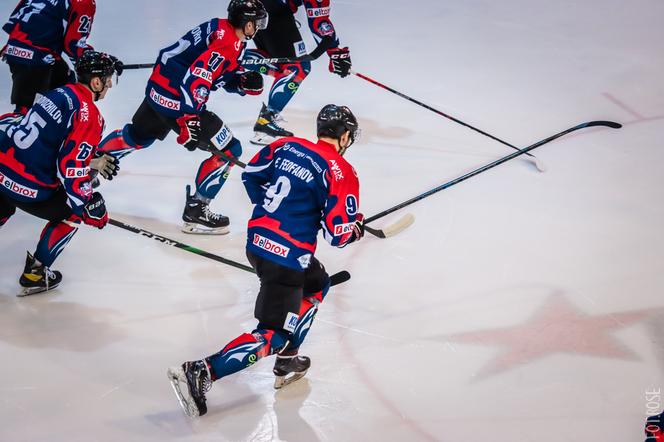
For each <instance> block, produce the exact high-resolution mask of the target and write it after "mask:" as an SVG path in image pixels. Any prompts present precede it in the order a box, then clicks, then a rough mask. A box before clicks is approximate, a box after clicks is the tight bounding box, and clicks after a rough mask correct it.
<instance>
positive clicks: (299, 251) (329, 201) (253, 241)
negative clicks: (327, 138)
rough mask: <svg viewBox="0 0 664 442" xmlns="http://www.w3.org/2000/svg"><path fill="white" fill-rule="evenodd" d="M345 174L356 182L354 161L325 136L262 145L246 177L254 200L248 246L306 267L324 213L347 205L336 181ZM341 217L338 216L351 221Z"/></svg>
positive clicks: (261, 253) (313, 248)
mask: <svg viewBox="0 0 664 442" xmlns="http://www.w3.org/2000/svg"><path fill="white" fill-rule="evenodd" d="M344 175H345V176H348V177H349V178H350V177H351V176H352V178H351V179H350V181H352V182H353V183H355V182H356V177H355V175H354V173H353V172H352V167H351V166H350V164H348V163H347V162H346V161H345V160H344V159H343V157H342V156H341V155H339V154H338V153H337V151H336V150H335V149H334V147H333V146H332V145H331V144H328V143H325V142H323V141H319V142H318V143H312V142H310V141H308V140H305V139H302V138H296V137H290V138H281V139H280V140H278V141H276V142H275V143H272V144H271V145H270V146H268V147H266V148H264V149H263V150H261V151H260V152H259V153H258V154H257V156H256V157H254V159H253V160H252V161H251V163H250V164H249V166H248V167H247V170H246V172H245V173H244V174H243V176H242V178H243V180H244V182H245V187H246V188H247V192H248V193H249V196H250V198H251V200H252V201H253V202H254V204H255V207H254V211H253V214H252V217H251V220H250V221H249V225H248V238H247V242H248V247H249V249H250V250H252V251H253V252H255V253H256V254H258V255H262V256H264V257H266V258H268V259H277V260H279V261H281V262H282V264H283V265H286V266H289V267H294V268H298V267H300V266H302V267H303V268H305V267H306V265H308V258H309V257H310V254H313V253H314V252H315V250H316V239H317V236H318V231H319V230H320V229H321V222H322V221H323V222H324V221H325V220H323V218H324V214H325V213H326V212H329V211H330V210H331V208H332V207H336V206H340V207H345V204H346V198H345V195H338V196H337V195H335V190H334V187H335V184H334V183H333V181H335V182H339V181H343V179H344ZM340 198H341V199H342V200H341V201H339V199H340ZM342 218H343V216H340V217H339V219H338V220H336V221H337V222H338V223H340V224H342V223H345V222H347V220H345V219H342ZM344 233H345V232H344ZM275 255H276V258H275Z"/></svg>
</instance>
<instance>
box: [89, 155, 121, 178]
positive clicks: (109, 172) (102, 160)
mask: <svg viewBox="0 0 664 442" xmlns="http://www.w3.org/2000/svg"><path fill="white" fill-rule="evenodd" d="M90 169H92V170H93V171H97V172H99V174H100V175H101V176H103V177H104V179H107V180H109V181H111V180H112V179H113V177H114V176H116V175H117V174H118V172H119V171H120V160H118V159H117V158H115V157H114V156H111V155H109V154H106V153H104V152H100V151H96V152H95V155H94V158H93V159H92V160H91V161H90Z"/></svg>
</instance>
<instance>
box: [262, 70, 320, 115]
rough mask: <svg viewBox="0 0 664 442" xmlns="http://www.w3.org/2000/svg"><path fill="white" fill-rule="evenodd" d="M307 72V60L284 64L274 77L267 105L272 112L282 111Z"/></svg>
mask: <svg viewBox="0 0 664 442" xmlns="http://www.w3.org/2000/svg"><path fill="white" fill-rule="evenodd" d="M309 72H311V63H309V62H308V61H303V62H300V63H292V64H287V65H284V66H283V70H282V71H281V72H279V73H278V74H277V75H275V77H274V83H273V84H272V88H270V95H269V98H268V101H267V107H268V108H269V109H270V110H271V111H274V112H281V111H283V110H284V108H285V107H286V105H287V104H288V102H289V101H290V100H291V99H292V98H293V97H294V96H295V93H296V92H297V90H298V88H299V87H300V84H301V83H302V82H303V81H304V79H305V78H306V77H307V75H309Z"/></svg>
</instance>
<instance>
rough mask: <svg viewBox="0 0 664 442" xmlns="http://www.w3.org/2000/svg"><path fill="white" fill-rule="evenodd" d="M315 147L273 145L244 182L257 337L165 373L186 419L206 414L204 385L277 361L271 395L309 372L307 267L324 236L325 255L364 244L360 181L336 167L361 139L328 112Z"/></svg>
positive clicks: (313, 291) (321, 274)
mask: <svg viewBox="0 0 664 442" xmlns="http://www.w3.org/2000/svg"><path fill="white" fill-rule="evenodd" d="M317 131H318V142H317V143H312V142H310V141H307V140H305V139H302V138H295V137H289V138H281V139H280V140H277V141H275V142H274V143H272V144H270V145H269V146H266V147H264V148H263V149H262V150H261V151H260V152H258V154H256V156H255V157H254V158H253V159H252V160H251V162H250V163H249V165H248V166H247V169H246V171H245V172H244V173H243V174H242V180H243V182H244V185H245V187H246V190H247V193H248V194H249V198H250V199H251V201H252V203H253V204H254V211H253V215H252V217H251V220H250V221H249V225H248V238H247V258H248V259H249V262H250V263H251V265H252V266H253V268H254V269H255V270H256V274H257V275H258V277H259V279H260V290H259V293H258V297H257V300H256V307H255V310H254V316H255V317H256V319H257V320H258V325H257V327H256V328H255V329H254V330H253V331H252V332H251V333H244V334H242V335H240V336H238V337H237V338H235V339H233V340H232V341H231V342H230V343H228V344H227V345H226V346H225V347H224V348H223V350H221V351H220V352H218V353H216V354H214V355H212V356H209V357H207V358H205V359H203V360H198V361H190V362H185V363H183V364H182V365H181V366H179V367H174V368H171V369H169V370H168V377H169V379H170V380H171V383H172V385H173V387H174V390H175V392H176V394H177V396H178V399H179V401H180V404H181V405H182V408H183V409H184V411H185V413H186V414H187V415H189V416H192V417H194V416H200V415H203V414H205V413H206V412H207V406H206V399H205V393H206V392H207V391H208V390H209V389H210V388H211V386H212V382H213V381H216V380H219V379H221V378H223V377H226V376H229V375H231V374H233V373H236V372H238V371H240V370H242V369H244V368H247V367H249V366H251V365H253V364H254V363H255V362H257V361H258V360H259V359H261V358H263V357H265V356H269V355H273V354H277V358H276V361H275V365H274V370H273V371H274V374H275V375H276V380H275V385H274V386H275V388H281V387H283V386H284V385H287V384H289V383H290V382H293V381H295V380H297V379H300V378H301V377H302V376H304V375H305V373H306V371H307V370H308V369H309V366H310V364H311V362H310V360H309V358H308V357H306V356H299V355H298V350H299V348H300V345H301V344H302V342H303V341H304V339H305V337H306V336H307V333H308V332H309V329H310V327H311V325H312V322H313V319H314V317H315V315H316V312H317V311H318V306H319V304H320V303H321V302H323V300H324V299H325V296H326V294H327V292H328V289H329V287H330V278H329V276H328V274H327V273H326V272H325V268H324V267H323V265H322V264H321V263H320V262H319V261H318V260H317V259H316V258H315V257H314V253H315V250H316V236H317V234H318V231H319V230H320V229H321V228H322V230H323V235H324V237H325V238H326V239H327V240H328V242H330V244H331V245H333V246H336V247H344V246H346V245H347V244H349V243H352V242H354V241H358V240H359V239H360V238H362V236H363V234H364V227H363V218H364V217H363V215H362V214H361V213H360V212H359V211H358V209H359V181H358V178H357V175H356V174H355V170H354V169H353V167H352V166H351V165H350V164H349V163H348V162H347V161H346V160H345V159H344V158H343V155H344V153H345V152H346V150H347V149H348V147H349V146H350V145H351V144H353V142H354V141H355V140H356V139H357V137H358V135H359V127H358V123H357V120H356V118H355V116H354V115H353V114H352V112H351V111H350V109H348V108H347V107H345V106H336V105H332V104H330V105H327V106H325V107H323V109H322V110H321V111H320V113H319V114H318V118H317Z"/></svg>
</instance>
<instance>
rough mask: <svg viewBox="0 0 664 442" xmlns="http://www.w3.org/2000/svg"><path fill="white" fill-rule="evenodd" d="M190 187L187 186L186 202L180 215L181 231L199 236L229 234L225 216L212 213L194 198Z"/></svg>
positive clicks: (205, 205)
mask: <svg viewBox="0 0 664 442" xmlns="http://www.w3.org/2000/svg"><path fill="white" fill-rule="evenodd" d="M190 192H191V187H189V186H187V202H186V204H185V206H184V212H183V213H182V221H184V225H183V226H182V231H183V232H184V233H192V234H199V235H225V234H227V233H228V232H229V229H228V226H229V225H230V220H229V219H228V217H227V216H223V215H221V214H218V213H214V212H212V211H211V210H210V206H209V204H208V203H206V202H204V201H201V200H199V199H196V198H194V195H192V194H191V193H190Z"/></svg>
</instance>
